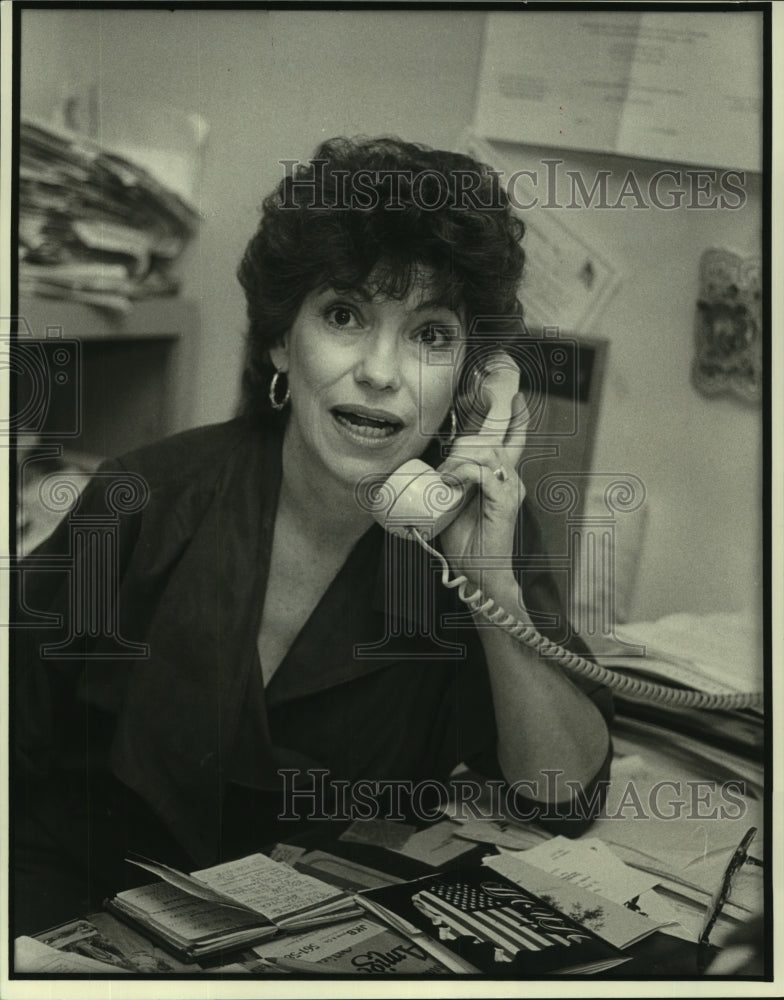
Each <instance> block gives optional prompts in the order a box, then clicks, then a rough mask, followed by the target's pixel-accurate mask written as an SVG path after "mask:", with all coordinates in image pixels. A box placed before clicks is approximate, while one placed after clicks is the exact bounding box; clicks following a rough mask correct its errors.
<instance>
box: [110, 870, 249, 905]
mask: <svg viewBox="0 0 784 1000" xmlns="http://www.w3.org/2000/svg"><path fill="white" fill-rule="evenodd" d="M126 860H127V861H128V863H129V864H132V865H136V867H137V868H143V869H144V870H145V871H148V872H152V874H153V875H157V876H158V878H162V879H163V880H164V882H168V883H169V885H173V886H175V887H176V888H177V889H180V890H182V892H187V893H188V895H189V896H195V897H196V898H197V899H204V900H206V901H207V902H210V903H217V904H218V905H220V906H234V907H237V908H238V909H243V910H244V909H247V907H246V906H245V905H244V904H243V903H241V902H239V901H238V900H236V899H232V897H231V896H228V895H226V893H223V892H218V891H216V890H215V889H213V888H211V887H210V886H209V885H207V884H206V882H205V881H203V880H201V879H198V878H194V877H193V876H192V875H186V874H185V872H181V871H178V870H177V869H176V868H170V867H169V866H168V865H164V864H163V863H162V862H160V861H150V860H148V859H147V858H127V859H126Z"/></svg>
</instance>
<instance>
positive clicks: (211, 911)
mask: <svg viewBox="0 0 784 1000" xmlns="http://www.w3.org/2000/svg"><path fill="white" fill-rule="evenodd" d="M116 898H117V900H119V901H120V902H121V903H123V904H125V906H127V907H130V908H131V910H132V911H138V912H140V913H143V914H144V915H145V916H146V917H147V918H148V920H149V921H150V923H152V924H154V925H159V926H161V927H165V928H166V929H167V930H168V931H170V932H172V933H174V934H176V935H178V936H180V937H182V938H185V939H187V940H197V939H200V938H203V937H207V936H211V935H216V934H222V933H224V932H230V931H234V930H237V929H239V928H241V927H257V926H263V925H264V924H265V923H266V921H265V920H264V918H263V917H261V918H260V916H259V914H258V913H257V912H251V911H250V910H249V909H246V908H242V909H240V908H239V907H237V906H231V907H230V906H224V905H222V904H218V903H215V902H214V901H212V900H207V899H199V898H198V897H197V896H191V895H187V894H186V893H184V892H183V890H182V889H179V888H177V886H174V885H170V884H169V883H168V882H155V883H154V884H153V885H144V886H140V887H139V888H137V889H126V890H125V891H124V892H118V893H117V896H116Z"/></svg>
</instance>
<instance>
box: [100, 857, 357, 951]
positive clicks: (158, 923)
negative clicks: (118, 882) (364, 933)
mask: <svg viewBox="0 0 784 1000" xmlns="http://www.w3.org/2000/svg"><path fill="white" fill-rule="evenodd" d="M127 860H128V861H129V862H130V863H131V864H135V865H137V866H138V867H140V868H144V869H145V870H146V871H149V872H152V873H153V874H155V875H158V876H159V877H160V879H161V881H160V882H156V883H153V884H151V885H145V886H141V887H139V888H135V889H126V890H125V891H123V892H119V893H117V895H116V896H114V897H112V898H111V899H109V900H107V901H106V904H105V905H106V907H107V909H108V910H110V911H111V912H112V913H113V914H115V915H116V916H118V917H120V918H122V919H125V920H128V921H129V922H130V923H131V924H133V925H135V926H137V927H138V928H140V929H141V930H142V931H143V932H144V933H146V934H148V935H149V936H150V937H152V938H153V939H154V940H157V941H159V942H160V943H161V944H163V946H164V947H166V948H168V949H170V950H171V951H172V952H173V953H174V954H175V955H176V956H177V957H178V958H180V959H182V960H183V961H196V960H198V959H204V958H210V957H212V956H214V955H216V954H218V953H220V952H225V951H230V950H233V949H236V948H240V947H245V946H248V945H251V944H256V943H258V942H259V941H263V940H265V939H266V938H269V937H271V936H274V935H276V934H279V933H282V932H286V931H302V930H307V929H309V928H311V927H317V926H320V925H322V924H328V923H333V922H335V921H338V920H345V919H346V918H348V917H353V916H356V915H357V914H359V913H361V910H360V908H359V907H358V906H357V904H356V902H355V901H354V899H353V897H352V896H351V894H350V893H348V892H345V891H341V890H337V889H335V888H334V887H333V886H331V885H327V884H325V883H324V882H321V881H320V880H319V879H316V878H313V877H312V876H310V875H306V874H303V873H301V872H297V871H295V870H294V869H293V868H291V867H290V866H289V865H287V864H285V863H282V862H279V861H273V860H272V859H271V858H268V857H266V855H264V854H251V855H249V856H248V857H245V858H240V859H238V860H236V861H229V862H225V863H223V864H220V865H215V866H214V867H212V868H206V869H203V870H201V871H196V872H193V873H192V874H191V875H186V874H185V873H184V872H180V871H178V870H177V869H175V868H170V867H169V866H168V865H163V864H159V863H158V862H154V861H149V860H147V859H146V858H128V859H127Z"/></svg>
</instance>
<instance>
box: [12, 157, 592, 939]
mask: <svg viewBox="0 0 784 1000" xmlns="http://www.w3.org/2000/svg"><path fill="white" fill-rule="evenodd" d="M521 235H522V224H521V223H520V222H519V221H518V220H516V219H515V218H514V217H513V216H512V214H511V212H510V210H509V207H508V204H507V200H506V197H505V195H504V193H503V191H501V190H500V188H499V186H498V184H497V178H496V177H495V176H494V175H493V174H491V173H490V172H489V171H488V170H487V169H486V168H484V167H481V166H480V165H479V164H477V163H475V162H474V161H473V160H470V159H468V158H467V157H463V156H458V155H455V154H451V153H442V152H433V151H429V150H425V149H423V148H420V147H417V146H413V145H409V144H405V143H402V142H399V141H397V140H392V139H380V140H371V141H365V142H356V143H354V142H349V141H346V140H335V141H332V142H328V143H325V144H323V145H322V146H321V147H320V148H319V150H318V151H317V153H316V155H315V156H314V159H313V161H312V162H310V163H306V164H302V165H300V166H299V167H298V168H297V170H295V171H292V172H290V173H289V174H288V175H287V176H286V177H285V178H284V180H283V181H282V182H281V184H280V185H279V187H278V189H277V190H276V191H275V192H274V193H273V194H272V195H270V197H269V198H268V199H267V200H266V202H265V205H264V213H263V217H262V221H261V224H260V226H259V229H258V231H257V232H256V234H255V235H254V237H253V238H252V240H251V241H250V243H249V245H248V248H247V251H246V253H245V256H244V258H243V261H242V264H241V267H240V272H239V277H240V281H241V283H242V285H243V288H244V289H245V293H246V297H247V303H248V317H249V337H248V351H247V362H246V367H245V372H244V377H243V379H244V380H243V387H244V399H243V407H242V414H241V416H240V417H239V418H238V419H236V420H234V421H231V422H229V423H227V424H224V425H220V426H216V427H209V428H202V429H198V430H195V431H189V432H186V433H185V434H181V435H178V436H176V437H174V438H172V439H169V440H168V441H165V442H162V443H161V444H158V445H155V446H153V447H151V448H146V449H142V450H140V451H139V452H136V453H134V454H132V455H130V456H126V457H125V458H124V459H122V460H120V461H118V462H115V463H109V464H107V465H106V466H105V467H104V468H103V469H102V470H101V475H99V476H97V477H96V479H95V480H94V481H93V483H92V484H91V485H90V487H89V488H88V489H87V491H86V492H85V494H84V496H83V498H82V501H81V502H80V506H79V508H78V510H77V511H76V512H75V514H73V515H72V516H71V518H70V519H69V522H66V523H64V524H63V525H61V526H60V528H59V529H58V531H57V532H55V534H54V535H53V536H52V538H51V539H50V540H49V541H48V542H47V543H45V545H44V546H43V547H42V548H41V549H39V550H38V552H37V553H36V554H35V556H34V557H33V558H34V559H38V560H39V565H41V566H43V567H44V568H42V569H41V570H39V571H37V572H34V573H28V574H26V576H25V588H24V604H25V608H26V609H29V611H30V613H31V614H32V615H33V617H35V615H36V614H37V615H38V616H40V614H41V613H42V612H48V613H55V614H59V615H60V616H61V619H60V620H61V621H62V624H63V630H64V631H66V632H69V630H70V634H69V635H67V636H66V640H65V645H61V646H60V647H59V648H60V650H63V649H66V648H67V657H68V658H67V659H62V658H59V659H58V658H56V653H55V658H53V655H52V652H51V651H52V649H54V650H56V649H57V648H58V647H57V639H58V636H59V634H58V632H57V630H56V629H52V628H47V629H42V628H35V627H30V628H27V629H23V630H20V631H19V632H18V633H17V635H18V636H19V637H20V638H19V642H18V646H17V652H16V661H15V662H16V665H17V676H16V682H15V688H16V695H17V697H18V708H17V722H16V730H17V737H18V739H17V743H18V745H19V767H20V772H19V777H18V778H17V783H16V798H15V804H14V805H15V809H14V823H15V826H14V835H15V844H16V853H15V859H14V865H15V871H16V882H15V888H16V898H17V922H18V924H17V927H16V928H15V930H16V932H17V933H22V932H23V931H24V930H34V929H39V928H40V927H41V926H42V925H46V924H51V923H53V922H55V921H56V920H57V919H65V918H66V917H70V916H75V915H78V914H79V913H84V912H87V911H89V909H91V908H93V907H95V906H97V905H99V904H100V901H101V898H102V896H103V895H105V894H107V893H113V892H115V891H117V890H118V889H120V888H122V887H124V886H126V885H129V884H131V883H132V880H133V879H134V877H135V873H134V871H133V870H132V869H130V867H129V866H127V865H124V864H123V861H122V859H123V858H124V856H125V855H126V853H127V852H128V851H130V850H135V851H137V852H138V853H142V854H146V855H148V856H154V857H155V858H157V859H158V860H162V861H167V862H169V863H171V864H175V865H178V866H180V867H184V868H189V869H190V868H194V867H197V866H198V867H204V866H207V865H210V864H214V863H216V862H217V861H219V860H220V859H222V858H230V857H234V856H238V855H240V854H242V853H248V852H250V851H253V850H258V849H259V847H261V846H263V845H264V844H266V843H268V842H270V841H272V840H274V839H280V838H283V837H285V836H286V835H287V834H289V833H290V832H292V830H293V829H294V828H295V823H294V818H295V817H299V818H300V819H303V820H308V819H317V818H324V817H330V816H338V817H341V818H349V817H350V816H359V815H362V814H363V813H362V811H361V808H365V809H368V808H370V811H371V812H373V807H368V789H369V788H370V789H375V791H376V792H377V793H378V795H379V799H380V801H379V802H377V803H376V807H375V812H373V814H374V815H386V816H389V817H391V818H395V817H397V816H402V815H406V814H407V811H408V807H410V806H411V804H412V803H411V795H412V794H414V795H416V794H418V791H419V790H421V788H422V787H424V785H425V784H427V783H429V784H430V787H431V789H432V787H433V785H434V782H436V781H440V782H444V781H446V779H447V778H448V776H449V774H450V772H451V771H452V770H453V769H454V768H455V767H456V765H458V764H461V763H467V764H470V765H473V766H476V767H479V768H480V769H481V770H482V771H483V772H484V773H486V774H488V775H491V776H493V777H497V776H499V775H500V776H502V777H503V779H505V780H506V781H507V782H509V783H513V784H514V783H522V784H520V785H519V787H520V788H523V789H525V790H526V792H527V793H528V794H527V795H525V796H520V798H519V801H520V802H521V804H522V805H524V806H525V808H526V809H527V810H528V812H529V814H530V813H536V814H538V815H539V818H540V819H541V821H542V822H549V823H551V824H552V825H553V826H554V828H555V829H565V830H566V831H567V832H578V831H579V830H580V829H581V828H582V826H583V825H584V823H583V822H582V821H581V820H580V819H579V816H578V818H577V819H575V818H574V815H570V812H569V809H568V799H569V792H568V788H567V786H566V785H565V784H564V782H565V781H567V780H568V781H571V782H576V783H578V784H579V785H580V786H582V787H583V789H584V790H585V791H586V794H587V796H588V798H591V796H592V794H593V791H594V790H595V789H596V787H597V782H598V781H599V780H600V779H602V778H604V777H606V775H607V771H608V768H609V756H610V751H609V745H610V744H609V736H608V731H607V720H608V719H609V717H610V714H611V708H610V703H609V697H608V695H607V693H606V692H605V691H604V690H603V689H600V688H599V689H596V688H594V689H592V690H589V691H588V692H587V693H586V692H584V691H583V690H581V688H580V686H578V685H577V684H575V683H574V682H573V681H572V680H571V679H569V678H568V677H566V676H565V675H564V673H563V672H562V670H561V669H560V668H559V667H557V666H555V665H554V664H552V663H550V662H548V661H546V660H544V659H542V658H541V657H539V656H538V655H537V654H535V653H533V652H532V651H530V650H529V649H528V648H527V647H524V646H521V645H520V644H519V643H517V642H516V641H515V640H514V639H512V638H511V637H510V636H509V635H508V634H507V633H505V632H503V631H502V630H500V629H498V628H495V627H493V626H489V625H487V624H486V623H484V624H483V622H482V621H479V620H477V621H476V622H474V621H472V620H471V617H470V615H469V614H468V613H467V612H466V610H465V607H464V606H463V605H461V604H460V602H459V600H458V598H457V597H456V595H455V593H454V591H447V590H446V589H445V588H443V587H441V586H440V584H435V585H433V581H434V579H435V578H434V572H433V566H432V561H431V557H430V556H429V555H428V554H427V553H426V552H425V551H424V550H423V549H422V548H420V547H419V546H418V545H416V543H415V542H414V541H404V540H400V539H393V538H392V536H391V535H390V534H388V533H386V532H385V531H384V530H383V529H382V528H381V527H380V526H379V525H377V524H376V523H375V522H374V520H373V517H372V514H371V512H370V510H369V505H368V503H367V502H363V497H365V498H366V493H365V492H363V491H366V490H367V487H368V484H371V486H372V484H373V483H376V482H377V481H379V480H383V479H384V478H385V477H387V476H389V475H390V474H392V473H394V472H395V470H397V469H398V468H399V466H401V465H402V464H403V463H405V462H406V461H408V460H410V459H412V458H417V457H423V458H424V459H425V460H426V461H427V463H428V464H430V465H434V466H439V467H440V471H442V472H443V473H446V474H448V475H449V476H451V477H452V480H453V481H454V482H457V483H459V484H461V485H462V486H463V488H464V493H465V497H466V502H465V504H464V506H463V508H462V510H461V511H460V513H459V515H458V516H457V518H456V519H455V520H454V521H453V522H452V524H451V525H449V526H448V527H447V528H446V530H444V531H443V532H442V534H441V535H440V536H439V538H438V539H437V544H438V545H439V546H440V547H441V549H442V551H443V552H444V553H445V555H446V557H447V559H448V561H449V564H450V566H451V569H452V571H453V572H454V573H457V574H464V575H465V576H466V577H467V578H468V579H469V580H470V581H471V583H472V584H477V585H480V586H481V588H482V590H483V592H484V593H485V595H486V596H488V597H490V598H492V599H493V600H494V601H495V602H496V603H498V604H500V605H503V606H504V607H505V608H507V609H509V610H511V611H514V612H515V613H516V614H517V616H518V617H525V616H527V615H530V616H531V617H532V618H533V619H534V620H542V621H546V620H547V618H546V616H547V615H553V614H555V615H560V609H559V608H558V602H557V598H556V596H555V594H556V591H555V587H554V585H553V581H552V578H551V577H550V576H549V574H547V573H546V572H544V571H543V570H542V569H541V568H536V567H539V566H540V565H541V564H540V563H537V562H536V561H535V560H531V559H529V558H528V557H529V556H535V555H536V554H537V553H538V552H539V548H538V533H537V530H536V526H535V523H534V521H533V518H532V515H531V512H530V510H529V509H528V505H527V504H526V503H525V502H522V505H521V500H522V497H523V493H524V491H523V489H522V485H521V483H520V481H519V480H518V478H517V476H516V475H515V470H516V468H517V465H518V463H519V459H520V457H521V453H522V447H523V439H524V430H525V419H526V414H525V404H524V400H523V399H522V397H521V396H520V395H519V394H518V395H517V396H515V398H514V400H513V402H512V404H511V406H509V407H508V409H507V415H506V417H505V419H504V420H503V424H502V426H493V427H492V428H490V429H489V432H487V428H483V430H484V431H485V432H484V433H478V429H479V428H478V427H477V420H476V414H473V413H472V405H473V404H475V403H476V392H474V394H473V396H472V394H471V387H472V385H473V382H472V378H473V377H474V375H475V372H476V371H477V367H479V368H480V369H481V365H482V363H483V362H484V363H486V360H487V358H488V357H496V356H497V351H498V349H499V345H500V346H503V347H504V349H505V350H506V352H507V354H511V355H512V356H513V357H514V354H515V350H516V349H517V347H519V340H520V338H521V336H523V335H524V330H523V328H522V322H521V319H520V316H519V307H518V305H517V301H516V290H517V286H518V283H519V280H520V277H521V273H522V266H523V253H522V250H521V248H520V245H519V241H520V238H521ZM473 408H474V409H475V408H476V407H475V406H473ZM478 419H479V422H481V414H480V415H479V418H478ZM496 423H497V422H496ZM123 485H125V487H127V489H128V490H131V489H133V488H135V489H137V490H138V491H139V495H138V497H137V498H136V501H135V502H132V503H128V502H126V503H125V504H124V506H123V504H120V505H119V506H118V501H117V497H118V489H120V490H121V488H122V487H123ZM80 524H82V525H84V524H95V525H103V528H102V530H103V531H104V536H101V535H100V532H99V531H98V530H96V531H94V532H93V533H92V535H91V534H90V532H84V531H83V532H82V533H81V534H79V535H78V537H79V538H80V539H82V541H80V542H79V543H78V544H77V543H76V542H75V541H74V539H75V538H76V534H75V531H76V527H78V526H79V525H80ZM107 525H109V528H110V529H111V530H110V531H109V534H111V536H112V542H111V544H110V546H109V548H108V549H107V548H105V550H104V553H103V556H102V555H101V553H98V552H97V550H96V546H97V545H98V544H99V542H98V541H96V539H98V538H99V537H105V534H106V531H107V530H108V529H107V527H106V526H107ZM77 534H78V533H77ZM107 551H109V552H110V554H111V558H110V559H109V562H110V563H111V565H110V566H109V577H108V578H109V579H110V580H111V581H113V582H112V583H111V586H110V589H109V590H108V591H107V596H106V601H107V607H108V608H109V609H110V611H111V614H109V613H107V614H106V616H105V621H112V620H116V623H117V625H116V628H115V627H112V628H108V629H107V628H106V627H103V628H93V629H92V630H91V629H89V628H82V629H81V631H79V630H78V629H77V630H76V632H77V633H78V634H76V635H74V632H75V630H74V628H73V624H74V622H75V621H77V620H78V621H83V617H80V615H82V616H83V615H84V614H86V613H87V612H86V610H85V609H84V608H80V607H78V606H77V608H76V610H74V600H75V598H74V594H75V593H76V591H75V589H74V587H73V586H70V585H72V584H73V581H74V579H78V580H81V579H82V577H81V576H80V573H81V574H85V573H87V572H88V570H87V569H85V568H84V567H89V566H92V567H94V566H95V565H96V564H97V563H96V560H99V561H100V559H101V558H104V559H106V558H108V557H107V556H106V552H107ZM58 553H61V554H67V553H71V554H72V561H71V563H70V565H71V567H72V570H71V571H67V572H65V573H64V572H62V570H58V569H56V568H55V569H51V568H48V567H51V565H52V563H51V560H50V562H48V563H46V565H44V563H42V562H41V559H42V558H43V559H44V562H45V561H46V559H49V558H50V557H52V556H56V555H57V554H58ZM115 561H116V569H115ZM526 562H527V565H526ZM480 563H481V564H482V566H483V568H482V572H481V576H480V574H479V570H478V566H479V564H480ZM73 567H75V568H73ZM79 567H82V569H80V568H79ZM69 586H70V589H69ZM414 595H419V596H420V599H419V600H414ZM99 596H100V595H99ZM77 605H78V600H77ZM112 615H114V616H115V617H114V619H113V618H112ZM39 620H40V617H39ZM551 620H552V619H551ZM556 620H558V619H556ZM560 620H561V621H562V620H563V619H562V616H561V619H560ZM105 621H104V625H105ZM32 624H33V623H32V622H31V625H32ZM543 631H545V629H544V628H543ZM91 633H92V634H91ZM551 634H552V635H553V636H555V637H557V636H558V635H560V634H563V629H561V630H560V631H559V630H558V629H556V630H555V631H554V632H552V633H551ZM59 637H60V638H62V636H59ZM46 644H48V646H49V651H48V652H47V651H46V650H44V651H43V652H42V645H46ZM572 647H573V648H576V649H578V650H580V651H583V650H582V647H581V646H579V643H578V644H575V641H572ZM360 784H362V795H361V796H360V794H359V791H358V788H359V785H360ZM390 789H396V790H397V792H399V793H400V794H397V795H396V796H395V798H394V801H392V799H391V798H389V799H387V800H384V799H383V795H385V794H386V793H387V792H389V791H390ZM600 799H601V797H599V799H596V800H594V802H595V804H596V803H598V802H599V801H600ZM418 802H419V806H420V809H421V808H422V800H421V796H420V798H419V799H418ZM364 814H365V815H367V814H368V813H367V812H365V813H364ZM138 881H144V877H142V878H141V879H138Z"/></svg>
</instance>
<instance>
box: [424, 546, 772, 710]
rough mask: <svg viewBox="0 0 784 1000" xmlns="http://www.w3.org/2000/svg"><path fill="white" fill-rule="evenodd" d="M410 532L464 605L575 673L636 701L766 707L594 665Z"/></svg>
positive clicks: (754, 697)
mask: <svg viewBox="0 0 784 1000" xmlns="http://www.w3.org/2000/svg"><path fill="white" fill-rule="evenodd" d="M410 531H411V534H412V535H413V537H414V538H415V539H416V540H417V541H418V542H419V544H420V545H421V546H422V547H423V548H424V549H425V550H426V551H427V552H429V553H430V554H431V555H432V556H435V557H436V559H438V561H439V562H440V564H441V582H442V583H443V585H444V586H445V587H447V588H448V589H449V590H454V589H455V588H457V594H458V597H459V598H460V600H461V601H463V603H464V604H467V605H468V607H469V608H470V609H471V611H473V612H477V613H479V614H481V615H483V616H484V617H485V618H486V619H487V621H489V622H490V623H491V624H493V625H497V626H498V627H499V628H502V629H503V630H504V631H505V632H508V633H509V635H511V636H513V637H514V638H515V639H516V640H517V641H518V642H519V643H521V644H524V645H526V646H529V647H530V648H531V649H534V650H535V651H536V652H538V653H539V654H540V655H541V656H546V657H549V658H550V659H553V660H555V661H556V662H557V663H559V664H560V665H561V666H563V667H566V668H567V669H568V670H571V671H572V672H573V673H576V674H580V675H582V676H583V677H587V678H588V679H589V680H592V681H596V682H597V683H599V684H604V685H605V686H606V687H608V688H610V689H611V690H613V691H616V692H617V693H618V694H620V695H623V697H625V698H628V699H630V700H632V701H645V702H657V703H660V704H663V705H671V706H673V707H677V708H702V709H707V710H713V711H715V710H717V709H726V710H730V709H741V708H757V707H759V706H761V704H762V694H761V693H760V692H752V693H745V692H738V693H737V694H734V693H733V694H726V693H723V694H711V693H709V692H707V691H694V690H686V689H684V688H673V687H669V686H668V685H666V684H656V683H654V682H653V681H649V680H644V679H643V678H640V677H632V676H629V675H626V674H620V673H617V672H616V671H614V670H610V669H608V668H607V667H603V666H601V665H600V664H598V663H593V662H592V661H591V660H586V659H585V658H584V657H582V656H578V655H577V653H572V652H570V651H569V650H568V649H564V648H563V647H562V646H559V645H557V644H556V643H554V642H551V641H550V640H549V639H546V638H545V637H544V636H543V635H541V633H540V632H538V631H537V630H536V628H535V627H534V626H533V625H527V624H526V623H525V622H521V621H519V620H518V619H517V618H515V616H514V615H511V614H509V613H508V612H507V611H505V610H504V608H502V607H501V605H500V604H496V603H495V601H493V599H492V598H490V597H485V595H484V594H483V593H482V591H481V590H480V589H479V588H476V589H475V590H474V592H473V593H471V594H469V592H468V586H469V583H468V579H467V577H465V576H457V577H455V578H454V579H450V568H449V564H448V563H447V561H446V559H445V558H444V556H443V555H442V554H441V553H440V552H439V551H438V550H437V549H434V548H433V547H432V546H431V545H429V544H428V543H427V542H426V541H425V539H424V537H423V536H422V534H421V533H420V532H419V531H418V530H417V529H416V528H411V529H410Z"/></svg>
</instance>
